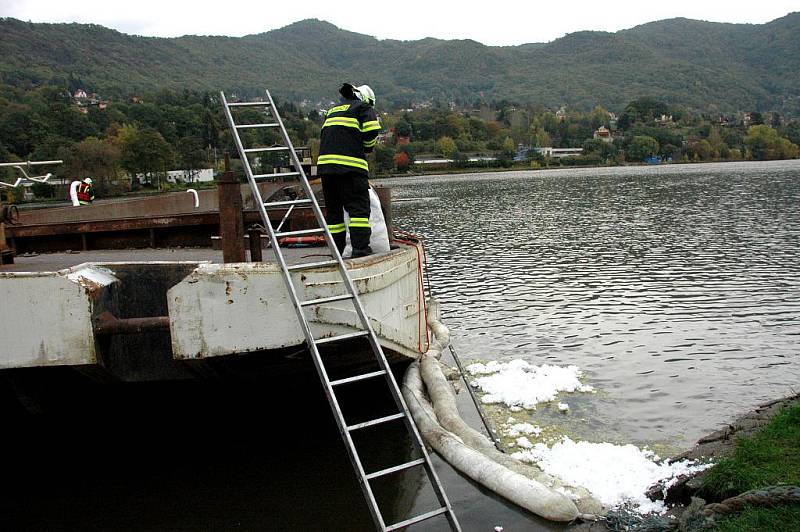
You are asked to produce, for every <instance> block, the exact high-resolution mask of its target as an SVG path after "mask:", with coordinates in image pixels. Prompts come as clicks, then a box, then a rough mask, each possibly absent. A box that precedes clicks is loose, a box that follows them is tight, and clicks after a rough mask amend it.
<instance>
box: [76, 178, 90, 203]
mask: <svg viewBox="0 0 800 532" xmlns="http://www.w3.org/2000/svg"><path fill="white" fill-rule="evenodd" d="M77 195H78V203H80V204H81V205H91V203H92V202H93V201H94V187H93V186H92V178H91V177H87V178H86V179H84V180H83V181H82V182H81V183H80V184H78V189H77Z"/></svg>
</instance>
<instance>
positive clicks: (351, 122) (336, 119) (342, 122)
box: [322, 116, 363, 131]
mask: <svg viewBox="0 0 800 532" xmlns="http://www.w3.org/2000/svg"><path fill="white" fill-rule="evenodd" d="M328 126H344V127H354V128H356V129H361V126H359V124H358V118H348V117H346V116H332V117H330V118H328V119H327V120H325V123H324V124H322V127H328ZM362 131H363V130H362Z"/></svg>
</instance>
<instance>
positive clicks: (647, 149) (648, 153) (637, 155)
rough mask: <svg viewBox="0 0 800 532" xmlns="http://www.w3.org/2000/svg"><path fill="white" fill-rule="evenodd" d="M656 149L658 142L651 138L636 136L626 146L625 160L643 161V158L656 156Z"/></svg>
mask: <svg viewBox="0 0 800 532" xmlns="http://www.w3.org/2000/svg"><path fill="white" fill-rule="evenodd" d="M658 147H659V146H658V141H657V140H656V139H654V138H653V137H648V136H647V135H637V136H635V137H633V139H632V140H631V142H630V144H628V149H627V150H626V158H627V159H628V160H629V161H643V160H644V159H645V158H647V157H652V156H653V155H655V154H657V153H658Z"/></svg>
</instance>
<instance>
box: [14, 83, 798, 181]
mask: <svg viewBox="0 0 800 532" xmlns="http://www.w3.org/2000/svg"><path fill="white" fill-rule="evenodd" d="M98 102H102V103H103V105H98ZM242 109H243V110H242V111H241V112H240V115H239V117H238V118H237V120H238V121H240V122H242V123H247V122H251V123H253V122H263V121H264V119H263V115H259V111H257V110H255V109H254V108H242ZM279 111H280V113H281V116H282V118H283V120H284V124H285V125H286V127H287V130H288V132H289V135H290V137H291V138H292V141H293V143H294V144H295V146H308V147H310V148H311V152H312V155H314V156H316V153H317V149H318V142H319V140H318V139H319V134H320V129H321V126H322V124H323V121H324V114H323V113H322V112H320V110H316V109H309V108H307V107H300V106H297V105H295V104H292V103H283V104H280V105H279ZM379 111H381V110H380V109H379ZM379 114H380V115H381V120H382V125H383V127H384V134H383V136H382V138H381V142H380V143H379V145H378V147H377V148H376V150H375V154H374V156H373V164H372V167H373V169H374V170H375V171H376V172H378V173H391V172H397V171H401V172H402V171H405V170H407V169H408V168H409V167H410V166H411V165H412V164H413V162H414V161H415V159H416V158H419V157H422V156H429V157H444V158H447V159H449V160H451V161H452V163H450V164H451V166H454V167H462V168H465V167H469V166H474V165H487V164H491V165H497V166H511V165H514V164H517V165H520V164H522V165H529V166H534V167H536V166H542V165H549V164H620V163H625V162H641V161H642V160H644V159H646V158H653V157H655V158H657V159H659V160H664V161H669V160H671V161H675V162H677V161H711V160H731V159H732V160H740V159H757V160H764V159H785V158H795V157H797V156H798V144H800V121H798V120H785V119H783V117H781V116H780V115H778V114H777V113H763V114H762V113H750V114H747V115H745V114H743V113H740V114H739V115H737V116H731V117H720V116H718V115H713V116H712V115H709V114H703V113H698V112H692V111H690V110H688V109H687V108H684V107H680V106H669V105H667V104H665V103H664V102H662V101H659V100H657V99H653V98H640V99H637V100H635V101H633V102H631V103H630V104H629V105H627V106H626V107H625V109H624V110H623V111H622V112H621V113H620V114H619V115H616V114H615V113H612V112H609V111H608V110H606V109H604V108H602V107H595V108H594V109H593V110H591V111H588V112H584V111H575V110H571V109H564V108H562V109H559V110H556V111H553V110H551V109H546V108H544V107H542V106H536V105H520V104H517V103H514V102H510V101H501V102H495V103H494V104H493V105H488V104H485V103H481V102H480V101H476V102H475V103H474V104H473V105H472V106H471V108H469V109H453V108H451V107H450V106H443V105H441V106H436V105H434V106H431V107H429V108H425V109H414V110H410V109H405V110H402V109H401V110H393V111H383V112H380V113H379ZM601 128H602V129H605V130H606V131H607V132H608V137H607V138H605V139H603V138H599V139H595V138H593V137H594V136H595V133H596V132H597V131H598V130H600V129H601ZM242 137H243V140H244V142H245V143H246V144H248V145H256V144H258V145H271V144H275V143H279V142H280V141H279V138H278V135H277V133H276V132H274V131H270V130H268V129H265V128H262V129H247V130H242ZM542 147H556V148H583V154H582V155H581V156H579V157H569V158H566V159H561V160H560V161H558V162H556V161H551V160H548V159H547V158H546V157H545V156H543V155H542V153H541V150H537V148H542ZM226 152H227V153H230V154H231V155H232V156H234V154H235V153H236V150H235V148H234V143H233V140H232V137H231V134H230V132H229V131H228V128H227V124H226V123H225V119H224V116H223V112H222V106H221V104H220V102H219V97H218V95H216V94H214V93H210V92H201V91H190V90H181V91H174V90H161V91H157V92H153V93H151V94H144V95H142V96H141V97H137V98H135V99H130V100H125V101H103V100H102V98H99V99H97V100H94V103H93V104H86V103H85V102H84V103H81V102H79V101H77V100H76V99H75V98H74V97H73V94H71V93H70V91H69V90H68V88H67V87H66V86H60V85H43V86H40V87H35V88H31V89H27V90H26V89H22V88H19V87H15V86H10V85H0V160H3V161H14V160H51V159H61V160H64V164H63V166H62V167H61V168H57V169H55V170H54V173H55V174H56V175H62V176H68V177H70V178H75V179H82V178H85V177H92V178H93V179H94V180H95V182H96V183H97V184H98V188H100V190H101V191H103V190H104V188H105V189H109V190H110V189H111V188H113V184H114V183H119V182H124V183H130V182H131V180H127V179H125V178H126V177H129V176H142V178H143V181H144V182H145V183H146V184H147V183H150V182H152V181H153V180H152V177H153V176H156V175H163V174H164V173H165V172H167V171H168V170H176V169H179V170H186V171H190V172H191V171H193V170H197V169H200V168H208V167H214V168H215V169H216V170H219V169H220V168H221V165H222V159H223V156H224V154H225V153H226ZM476 158H477V159H478V160H479V161H480V162H475V160H474V159H476ZM470 159H473V160H470ZM489 161H491V162H489ZM287 163H288V160H287V159H286V155H285V154H284V155H279V154H278V152H275V153H274V154H271V155H269V156H264V157H261V158H259V159H256V160H254V161H253V164H254V165H255V170H256V171H258V172H259V173H269V172H270V171H271V170H272V169H273V168H276V167H280V166H285V165H287ZM9 172H10V171H6V172H5V174H4V175H3V174H0V177H6V178H11V173H9ZM134 183H135V184H136V183H138V180H136V181H134ZM128 186H129V185H128Z"/></svg>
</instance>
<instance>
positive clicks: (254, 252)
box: [247, 227, 264, 262]
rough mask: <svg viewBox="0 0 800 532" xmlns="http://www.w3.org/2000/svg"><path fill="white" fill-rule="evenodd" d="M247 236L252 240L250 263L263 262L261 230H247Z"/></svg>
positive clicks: (253, 228)
mask: <svg viewBox="0 0 800 532" xmlns="http://www.w3.org/2000/svg"><path fill="white" fill-rule="evenodd" d="M247 236H248V238H249V240H250V262H263V260H264V258H263V257H262V255H261V230H260V229H257V228H255V227H251V228H250V229H248V230H247Z"/></svg>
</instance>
